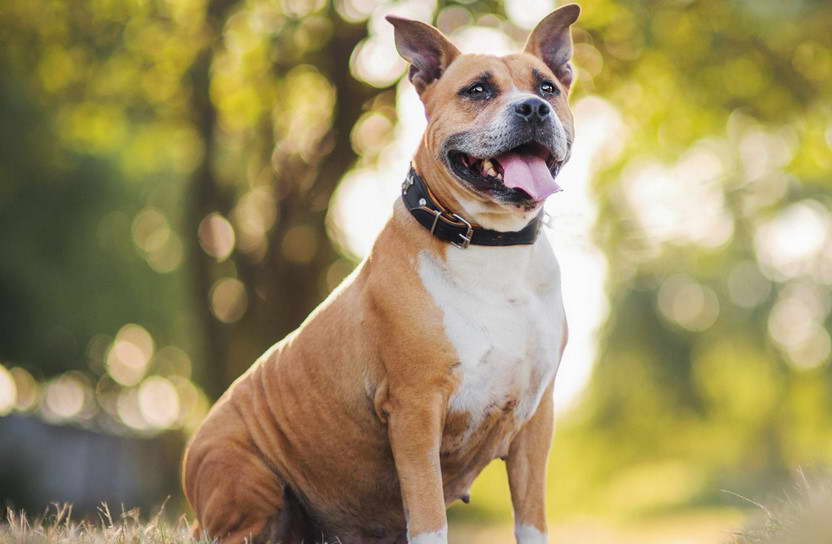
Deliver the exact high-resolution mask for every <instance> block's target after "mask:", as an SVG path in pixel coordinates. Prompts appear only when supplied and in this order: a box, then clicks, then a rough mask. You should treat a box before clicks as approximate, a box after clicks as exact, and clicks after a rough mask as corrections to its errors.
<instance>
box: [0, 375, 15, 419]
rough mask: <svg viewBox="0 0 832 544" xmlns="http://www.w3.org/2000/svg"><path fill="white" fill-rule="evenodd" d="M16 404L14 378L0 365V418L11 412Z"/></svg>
mask: <svg viewBox="0 0 832 544" xmlns="http://www.w3.org/2000/svg"><path fill="white" fill-rule="evenodd" d="M15 404H17V384H16V383H15V379H14V376H12V373H11V372H9V371H8V370H7V369H6V367H5V366H3V365H2V364H0V416H4V415H6V414H8V413H9V412H11V411H12V409H13V408H14V407H15Z"/></svg>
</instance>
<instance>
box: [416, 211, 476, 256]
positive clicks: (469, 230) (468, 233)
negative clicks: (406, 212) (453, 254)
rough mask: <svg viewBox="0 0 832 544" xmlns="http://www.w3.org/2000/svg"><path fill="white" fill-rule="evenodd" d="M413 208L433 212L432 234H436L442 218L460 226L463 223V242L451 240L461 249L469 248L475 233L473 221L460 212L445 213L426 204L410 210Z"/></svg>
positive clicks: (453, 244) (460, 235) (460, 234)
mask: <svg viewBox="0 0 832 544" xmlns="http://www.w3.org/2000/svg"><path fill="white" fill-rule="evenodd" d="M420 204H421V202H420ZM413 210H421V211H424V212H428V213H432V214H433V223H432V224H431V226H430V233H431V235H433V234H434V231H435V230H436V224H437V223H438V222H439V219H440V218H441V219H442V220H443V221H445V222H446V223H449V224H451V225H455V226H460V225H459V224H460V223H462V225H465V234H462V233H459V237H460V238H462V242H461V243H457V242H451V243H450V244H451V245H452V246H454V247H458V248H459V249H467V248H468V246H469V245H471V238H472V237H473V235H474V226H473V225H471V223H469V222H468V221H466V220H465V219H464V218H462V217H460V216H459V214H456V213H448V212H445V213H443V212H440V211H439V210H434V209H433V208H428V207H427V206H426V205H421V206H416V207H415V208H412V209H411V210H410V211H413Z"/></svg>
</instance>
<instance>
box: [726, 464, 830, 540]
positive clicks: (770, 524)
mask: <svg viewBox="0 0 832 544" xmlns="http://www.w3.org/2000/svg"><path fill="white" fill-rule="evenodd" d="M746 500H748V501H749V502H751V503H752V504H754V505H756V506H757V507H759V509H760V513H759V514H758V515H757V517H756V518H755V520H754V521H753V522H752V523H751V524H750V525H749V527H748V528H746V529H745V530H744V531H742V532H741V533H740V534H738V535H736V537H735V539H734V540H733V544H830V543H832V479H830V478H828V477H827V478H823V479H820V480H819V481H818V482H817V483H812V482H810V481H809V480H808V479H807V478H806V477H805V476H804V475H803V473H800V478H799V481H798V483H797V485H796V486H795V490H794V491H793V492H792V493H790V494H788V495H787V496H786V497H785V498H784V499H782V500H781V501H780V502H779V504H776V505H772V506H770V507H767V506H764V505H762V504H759V503H757V502H754V501H751V500H750V499H746Z"/></svg>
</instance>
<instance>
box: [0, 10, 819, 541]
mask: <svg viewBox="0 0 832 544" xmlns="http://www.w3.org/2000/svg"><path fill="white" fill-rule="evenodd" d="M581 6H582V8H583V15H582V17H581V19H580V20H579V22H578V24H577V25H576V27H575V29H574V38H575V58H574V62H575V64H576V66H577V72H578V74H579V77H578V81H577V84H576V86H575V90H574V92H573V96H572V105H573V109H574V112H575V115H576V127H577V141H576V147H575V150H574V153H573V158H572V160H571V162H570V163H569V164H568V165H567V167H566V168H565V169H564V170H563V172H562V173H561V175H560V178H559V180H560V182H561V185H562V186H564V187H565V189H566V190H565V192H564V193H561V194H558V195H557V196H555V197H554V198H552V199H551V200H550V202H549V203H548V204H547V208H548V211H549V212H550V214H551V215H552V216H553V228H552V229H550V230H548V231H547V232H546V235H547V236H549V238H550V239H551V241H552V243H553V245H554V247H555V250H556V252H557V254H558V257H559V259H560V261H561V265H562V268H563V288H564V293H565V301H566V310H567V314H568V316H569V319H570V331H571V338H570V344H569V346H568V348H567V350H566V355H565V358H564V361H563V364H562V366H561V369H560V373H559V377H558V382H557V389H556V393H555V396H556V402H557V407H558V416H557V417H558V431H557V435H556V438H555V442H554V449H553V455H552V458H551V468H550V475H549V488H550V501H549V507H550V510H551V513H552V516H553V518H552V519H553V521H554V524H555V525H556V530H555V531H554V532H555V534H556V535H558V534H561V535H571V536H572V537H573V540H575V541H581V542H607V541H609V542H617V543H622V542H631V541H632V542H639V543H645V542H674V543H682V542H685V543H687V542H703V543H704V542H720V541H722V540H724V537H725V535H727V534H729V533H730V531H731V530H732V529H733V528H734V527H736V526H737V524H738V523H739V520H740V519H741V518H742V516H743V510H744V509H747V508H749V507H751V505H750V504H749V503H748V502H747V501H745V500H744V499H742V498H741V497H739V496H738V495H742V496H746V497H753V498H755V499H759V498H761V497H765V496H766V494H767V493H769V492H772V491H779V490H782V489H783V486H784V485H785V483H784V482H786V480H788V478H789V477H790V474H791V471H792V470H794V469H795V468H796V467H803V468H805V469H807V470H810V469H812V468H814V467H823V466H825V465H828V464H830V463H832V368H831V367H830V351H832V343H831V342H830V332H829V331H830V323H832V319H831V318H830V310H832V100H830V97H832V32H830V28H832V3H830V2H828V0H790V1H789V2H782V1H776V0H585V1H583V2H581ZM554 7H555V2H553V1H552V0H548V1H547V0H506V1H505V2H501V1H496V0H457V1H450V0H405V1H401V2H384V1H378V0H83V1H82V0H35V1H32V0H4V2H3V3H2V5H0V73H2V74H3V75H2V77H0V502H4V503H6V504H9V505H12V506H14V507H17V508H26V509H28V510H31V511H33V512H40V511H42V510H43V508H44V506H45V505H47V504H49V503H50V502H56V501H72V502H73V503H75V505H76V512H81V513H83V512H94V510H95V507H96V505H97V504H98V503H99V502H100V501H103V500H106V501H108V502H110V503H111V504H124V505H126V506H139V507H142V508H144V509H145V510H146V511H150V512H152V511H153V510H154V508H157V507H158V506H159V505H160V504H161V503H162V502H163V501H165V499H166V498H167V497H170V500H169V501H168V503H167V506H166V508H167V511H168V512H169V513H170V514H172V515H178V514H180V513H182V512H184V511H186V505H185V503H184V501H183V499H182V497H181V492H180V490H179V483H178V464H179V460H180V457H181V453H182V448H183V445H184V443H185V441H186V440H187V438H188V436H189V434H190V433H192V432H193V430H194V429H195V428H196V426H197V425H198V424H199V422H200V421H201V419H202V418H203V417H204V415H205V413H206V411H207V409H208V408H209V406H210V404H211V402H212V401H213V400H215V399H216V398H217V397H218V396H219V394H220V393H221V392H222V391H223V390H224V389H225V388H226V387H227V386H228V385H229V384H230V383H231V381H233V380H234V379H235V378H236V377H237V376H238V375H239V374H240V373H241V372H243V371H244V370H245V369H246V368H247V367H248V366H249V365H250V363H251V362H252V361H253V360H254V359H255V358H256V357H257V356H258V355H259V354H260V353H261V352H263V351H264V350H265V349H266V348H267V347H268V346H270V345H271V344H272V343H274V342H275V341H277V340H279V339H280V338H281V337H283V336H284V335H285V334H286V333H288V332H289V331H291V330H292V329H293V328H295V327H296V326H297V325H298V324H299V323H300V321H301V320H302V319H303V318H304V317H305V316H306V315H307V313H308V312H309V311H310V310H311V309H313V308H314V307H315V306H316V305H317V304H318V303H319V302H320V301H321V300H322V299H323V298H324V297H325V296H326V294H327V293H328V292H329V291H330V290H331V289H333V288H334V287H335V286H336V285H337V284H338V282H339V281H341V279H342V278H343V277H345V276H346V275H347V274H348V273H349V272H350V270H351V269H352V268H353V267H354V266H355V265H356V263H358V262H359V260H360V259H361V258H362V257H363V256H364V255H366V253H367V252H368V249H369V247H370V244H371V243H372V240H373V237H374V236H375V234H376V233H377V232H378V230H379V229H380V228H381V226H382V225H383V223H384V221H385V219H386V217H387V216H388V215H389V213H390V209H391V203H392V201H393V200H394V199H395V198H396V196H397V194H398V187H399V184H400V182H401V180H402V179H403V176H404V174H405V172H406V170H407V164H408V160H409V158H410V156H411V154H412V153H413V151H414V150H415V148H416V146H417V144H418V141H419V137H420V134H421V131H422V129H423V127H424V116H423V113H422V110H421V106H420V104H419V102H418V99H417V97H416V95H415V92H414V91H413V89H412V88H411V87H410V85H409V84H408V82H407V80H406V78H405V79H404V81H402V80H401V76H402V74H403V73H404V70H405V65H404V63H403V61H401V60H400V59H399V57H398V55H397V54H396V52H395V48H394V46H393V38H392V31H391V27H390V26H389V25H388V24H387V23H386V22H385V21H384V20H383V17H384V15H386V14H389V13H396V14H399V15H403V16H407V17H411V18H416V19H420V20H423V21H428V22H432V23H433V24H435V25H436V26H438V27H439V28H440V29H441V30H442V31H443V32H445V33H447V34H448V35H450V36H451V37H452V39H453V40H454V41H455V42H456V43H457V44H458V45H459V46H460V47H461V49H462V50H463V51H479V52H490V53H497V54H503V53H507V52H511V51H516V50H518V49H519V48H520V47H521V46H522V44H523V42H524V40H525V37H526V35H527V34H528V31H529V30H530V29H531V28H532V27H533V26H534V24H535V23H536V22H537V21H538V20H539V19H540V18H541V17H543V16H544V15H545V14H547V13H548V12H549V11H550V10H551V9H553V8H554ZM451 519H452V523H453V524H454V525H456V534H457V535H466V536H465V537H464V538H465V539H466V540H465V541H466V542H491V541H494V542H499V541H506V540H505V539H504V537H503V535H508V534H510V526H511V512H510V507H509V500H508V491H507V485H506V481H505V476H504V469H503V466H502V464H501V463H495V464H492V465H491V466H490V467H489V468H488V469H486V472H485V473H484V474H483V476H482V477H481V478H480V480H479V481H478V483H477V485H476V486H475V488H474V489H473V500H472V504H470V505H467V506H465V505H463V506H455V507H453V508H452V510H451ZM452 533H454V531H453V530H452ZM457 538H461V537H459V536H458V537H457Z"/></svg>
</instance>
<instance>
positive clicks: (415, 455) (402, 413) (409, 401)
mask: <svg viewBox="0 0 832 544" xmlns="http://www.w3.org/2000/svg"><path fill="white" fill-rule="evenodd" d="M446 404H447V399H445V398H444V396H443V395H442V394H440V393H436V392H431V393H429V394H425V395H418V394H415V393H410V394H403V395H401V396H399V397H398V398H395V397H394V398H391V400H390V402H389V403H388V405H387V407H386V411H387V412H388V413H389V417H388V433H389V436H390V446H391V448H392V450H393V458H394V460H395V463H396V471H397V473H398V476H399V485H400V487H401V493H402V502H403V505H404V512H405V517H406V519H407V540H408V542H409V543H410V544H446V543H447V541H448V522H447V518H446V514H445V496H444V492H443V489H442V471H441V468H440V465H439V447H440V444H441V440H442V426H443V424H444V414H445V406H446Z"/></svg>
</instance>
